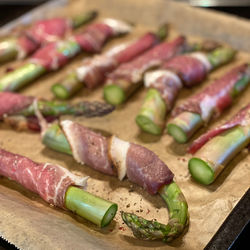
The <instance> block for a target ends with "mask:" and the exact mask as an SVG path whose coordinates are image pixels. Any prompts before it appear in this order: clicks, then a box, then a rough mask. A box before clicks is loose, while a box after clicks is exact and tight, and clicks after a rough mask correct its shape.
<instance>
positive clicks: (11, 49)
mask: <svg viewBox="0 0 250 250" xmlns="http://www.w3.org/2000/svg"><path fill="white" fill-rule="evenodd" d="M17 54H18V51H17V44H16V39H6V40H3V41H0V63H4V62H7V61H10V60H12V59H14V58H16V57H17Z"/></svg>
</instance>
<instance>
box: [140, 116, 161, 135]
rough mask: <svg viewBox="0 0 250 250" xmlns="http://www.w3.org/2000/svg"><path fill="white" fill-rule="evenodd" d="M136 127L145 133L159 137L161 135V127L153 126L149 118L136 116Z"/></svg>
mask: <svg viewBox="0 0 250 250" xmlns="http://www.w3.org/2000/svg"><path fill="white" fill-rule="evenodd" d="M136 123H137V125H138V126H139V127H140V128H141V129H142V130H143V131H145V132H147V133H150V134H153V135H160V134H161V133H162V127H160V126H158V125H157V124H155V123H154V122H153V121H152V120H151V119H150V118H149V117H147V116H145V115H137V116H136Z"/></svg>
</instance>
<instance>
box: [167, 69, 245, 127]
mask: <svg viewBox="0 0 250 250" xmlns="http://www.w3.org/2000/svg"><path fill="white" fill-rule="evenodd" d="M248 71H249V69H248V66H247V64H243V65H241V66H238V67H236V68H234V69H233V70H231V71H230V72H228V73H226V74H225V75H224V76H222V77H221V78H220V79H218V80H216V81H215V82H213V83H212V84H210V85H209V86H208V87H206V88H205V89H203V90H202V91H201V92H200V93H198V94H196V95H193V96H191V97H190V98H188V99H187V100H186V101H185V102H184V103H182V104H181V105H180V106H178V107H176V108H175V109H174V110H173V113H172V115H173V116H177V115H178V114H180V113H182V112H184V111H189V112H193V113H197V114H200V115H201V116H202V118H203V120H205V121H206V122H207V121H208V120H209V119H210V118H211V117H218V116H219V115H220V114H221V113H222V112H223V110H224V109H226V108H227V107H229V106H230V105H231V103H232V101H233V96H232V92H233V89H234V86H235V84H236V83H237V82H238V81H239V80H240V79H241V78H242V76H244V75H246V74H249V72H248ZM203 104H204V107H203V108H206V109H205V110H204V109H203V110H202V108H201V106H202V105H203ZM205 113H206V114H205Z"/></svg>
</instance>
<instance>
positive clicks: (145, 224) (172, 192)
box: [121, 182, 189, 242]
mask: <svg viewBox="0 0 250 250" xmlns="http://www.w3.org/2000/svg"><path fill="white" fill-rule="evenodd" d="M159 194H160V195H161V197H162V198H163V200H164V201H165V202H166V204H167V207H168V209H169V222H168V224H167V225H164V224H161V223H159V222H157V221H155V220H152V221H149V220H146V219H144V218H142V217H138V216H136V215H135V214H132V213H125V212H122V214H121V216H122V219H123V221H124V222H125V223H126V224H127V225H128V227H130V228H131V230H132V231H133V234H134V235H135V237H137V238H139V239H143V240H157V239H158V240H163V241H164V242H170V241H171V240H173V239H174V238H176V237H177V236H179V235H180V234H181V233H182V232H183V230H184V228H185V226H187V225H188V221H189V215H188V206H187V202H186V200H185V197H184V196H183V194H182V192H181V190H180V188H179V187H178V185H177V184H176V183H174V182H172V183H170V184H168V185H165V186H163V187H162V188H161V189H160V190H159Z"/></svg>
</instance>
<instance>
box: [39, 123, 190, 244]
mask: <svg viewBox="0 0 250 250" xmlns="http://www.w3.org/2000/svg"><path fill="white" fill-rule="evenodd" d="M42 142H43V144H45V145H46V146H47V147H49V148H51V149H53V150H55V151H58V152H62V153H66V154H68V155H72V151H71V148H70V145H69V143H68V141H67V138H66V137H65V135H64V133H63V132H62V130H61V129H60V127H59V125H58V124H53V125H51V126H50V127H49V128H47V129H46V131H45V132H44V133H43V136H42ZM158 192H159V194H160V195H161V197H162V198H163V200H164V201H165V202H166V204H167V207H168V209H169V213H170V218H169V222H168V224H167V225H164V224H161V223H159V222H157V221H148V220H146V219H144V218H142V217H138V216H136V215H134V214H131V213H126V212H122V219H123V221H124V222H125V223H126V224H127V225H128V226H129V227H130V228H131V229H132V231H133V233H134V235H135V236H136V237H137V238H139V239H144V240H155V239H161V240H163V241H165V242H169V241H171V240H172V239H174V238H176V237H177V236H178V235H180V234H181V233H182V232H183V230H184V228H185V226H186V225H187V224H188V206H187V202H186V200H185V197H184V196H183V194H182V192H181V190H180V188H179V186H178V185H177V184H176V183H175V182H172V183H170V184H168V185H164V186H163V187H162V188H161V189H160V190H159V191H158Z"/></svg>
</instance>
